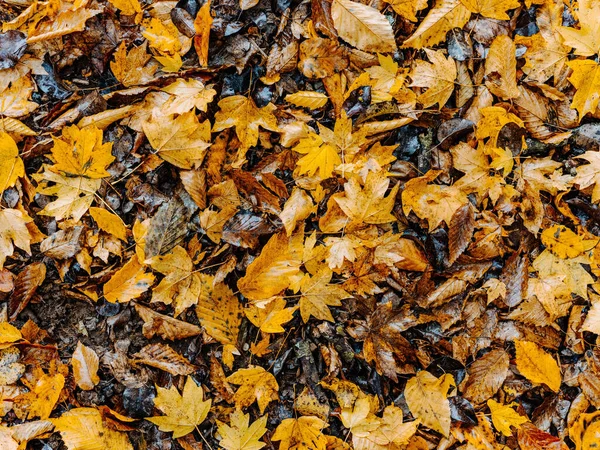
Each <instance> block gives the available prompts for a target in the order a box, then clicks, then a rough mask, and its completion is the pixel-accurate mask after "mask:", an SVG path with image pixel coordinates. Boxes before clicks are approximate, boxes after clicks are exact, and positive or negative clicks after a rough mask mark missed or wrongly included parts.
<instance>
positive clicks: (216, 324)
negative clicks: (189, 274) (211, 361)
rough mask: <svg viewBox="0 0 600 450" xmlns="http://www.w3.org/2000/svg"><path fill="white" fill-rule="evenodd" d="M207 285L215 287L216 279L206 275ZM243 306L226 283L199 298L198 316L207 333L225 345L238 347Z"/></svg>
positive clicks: (205, 292) (216, 286) (204, 291)
mask: <svg viewBox="0 0 600 450" xmlns="http://www.w3.org/2000/svg"><path fill="white" fill-rule="evenodd" d="M205 277H209V278H206V282H205V283H206V284H205V285H208V286H212V285H213V281H214V277H212V276H211V275H205ZM242 314H243V313H242V306H241V305H240V302H239V300H238V299H237V297H236V296H235V294H234V293H233V292H232V291H231V289H229V287H228V286H227V285H226V284H224V283H217V284H216V285H215V286H214V287H213V288H212V289H209V290H203V291H202V295H200V296H199V297H198V305H197V306H196V315H197V316H198V320H199V321H200V325H202V326H203V327H204V328H205V329H206V332H207V333H208V334H209V335H210V336H211V337H213V338H214V339H216V340H217V341H218V342H220V343H221V344H224V345H230V346H235V345H237V339H238V333H239V330H240V323H241V322H242Z"/></svg>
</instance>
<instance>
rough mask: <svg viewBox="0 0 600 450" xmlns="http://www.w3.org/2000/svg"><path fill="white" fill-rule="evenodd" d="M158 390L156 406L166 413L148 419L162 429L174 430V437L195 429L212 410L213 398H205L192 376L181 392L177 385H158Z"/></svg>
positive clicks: (200, 387)
mask: <svg viewBox="0 0 600 450" xmlns="http://www.w3.org/2000/svg"><path fill="white" fill-rule="evenodd" d="M156 392H157V395H156V398H155V399H154V406H155V407H156V408H158V409H160V410H161V411H162V412H163V413H164V414H165V415H164V416H154V417H148V418H147V420H149V421H150V422H152V423H153V424H155V425H157V426H158V429H159V430H161V431H172V432H173V437H174V438H178V437H182V436H185V435H186V434H189V433H191V432H192V431H194V429H195V428H196V427H197V426H198V425H200V424H201V423H202V422H204V419H206V416H207V415H208V412H209V411H210V406H211V403H212V402H211V400H210V399H208V400H204V391H203V390H202V386H198V385H197V384H196V382H195V381H194V380H193V379H192V377H189V376H188V377H187V379H186V382H185V386H184V387H183V392H182V393H181V394H180V393H179V392H178V391H177V388H176V387H175V386H171V387H170V388H169V389H166V388H162V387H160V386H156Z"/></svg>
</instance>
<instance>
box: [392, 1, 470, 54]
mask: <svg viewBox="0 0 600 450" xmlns="http://www.w3.org/2000/svg"><path fill="white" fill-rule="evenodd" d="M470 17H471V11H469V10H468V9H467V8H466V7H465V6H464V5H463V4H462V3H461V0H438V1H437V2H436V5H435V7H434V8H432V9H431V10H430V11H429V14H427V16H426V17H425V19H423V21H422V22H421V23H420V24H419V26H418V28H417V29H416V31H415V32H414V33H413V34H412V36H410V37H409V38H408V39H407V40H406V41H404V44H403V45H402V47H413V48H423V47H433V46H434V45H436V44H438V43H439V42H441V41H443V40H444V39H445V38H446V33H447V32H448V31H450V30H451V29H452V28H462V27H463V26H464V25H465V24H466V23H467V22H468V21H469V18H470Z"/></svg>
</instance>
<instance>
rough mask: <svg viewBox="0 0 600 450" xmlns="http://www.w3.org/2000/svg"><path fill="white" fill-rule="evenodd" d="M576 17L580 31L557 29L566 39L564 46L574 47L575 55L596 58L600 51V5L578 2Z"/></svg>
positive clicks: (564, 28) (569, 28)
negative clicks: (599, 24) (599, 18)
mask: <svg viewBox="0 0 600 450" xmlns="http://www.w3.org/2000/svg"><path fill="white" fill-rule="evenodd" d="M577 7H578V8H577V10H576V17H577V20H578V21H579V29H576V28H574V27H557V30H558V32H559V33H560V34H561V36H562V37H563V39H564V44H565V45H568V46H569V47H573V48H574V49H575V51H574V52H573V53H574V54H575V55H580V56H594V55H595V54H596V53H598V52H599V51H600V28H599V27H598V17H599V16H600V5H598V3H596V2H594V1H583V0H582V1H579V2H577Z"/></svg>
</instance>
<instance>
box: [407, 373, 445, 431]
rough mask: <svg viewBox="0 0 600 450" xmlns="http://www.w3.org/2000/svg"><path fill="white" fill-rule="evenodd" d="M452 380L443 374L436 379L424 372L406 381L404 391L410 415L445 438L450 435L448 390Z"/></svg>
mask: <svg viewBox="0 0 600 450" xmlns="http://www.w3.org/2000/svg"><path fill="white" fill-rule="evenodd" d="M451 386H454V378H453V377H452V375H450V374H444V375H443V376H441V377H440V378H436V377H435V376H434V375H432V374H430V373H429V372H427V371H425V370H421V371H420V372H417V374H416V375H415V376H414V377H413V378H411V379H410V380H408V382H407V383H406V388H405V389H404V396H405V398H406V403H407V405H408V408H409V409H410V411H411V413H412V414H413V415H414V416H415V417H417V418H418V419H420V420H421V423H422V424H423V425H425V426H426V427H429V428H431V429H432V430H434V431H437V432H438V433H442V434H443V435H444V436H447V435H448V434H449V433H450V402H449V401H448V398H447V395H448V389H449V388H450V387H451Z"/></svg>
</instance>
